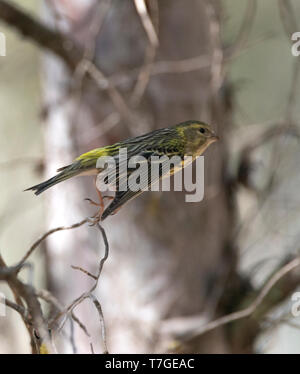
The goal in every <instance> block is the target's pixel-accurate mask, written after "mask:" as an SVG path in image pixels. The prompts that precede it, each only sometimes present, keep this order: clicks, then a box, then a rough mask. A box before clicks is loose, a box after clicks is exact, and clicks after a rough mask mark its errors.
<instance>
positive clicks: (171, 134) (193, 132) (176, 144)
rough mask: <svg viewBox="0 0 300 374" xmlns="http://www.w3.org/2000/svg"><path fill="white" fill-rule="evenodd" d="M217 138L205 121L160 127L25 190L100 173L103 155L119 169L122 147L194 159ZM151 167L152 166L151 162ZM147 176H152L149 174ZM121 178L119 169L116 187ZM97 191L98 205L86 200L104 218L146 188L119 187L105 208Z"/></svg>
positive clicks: (84, 157)
mask: <svg viewBox="0 0 300 374" xmlns="http://www.w3.org/2000/svg"><path fill="white" fill-rule="evenodd" d="M218 139H219V138H218V136H217V135H216V134H215V133H214V131H213V130H212V129H211V127H210V126H209V125H208V124H206V123H204V122H200V121H186V122H182V123H179V124H177V125H174V126H170V127H167V128H162V129H158V130H155V131H152V132H150V133H148V134H145V135H141V136H137V137H135V138H130V139H127V140H124V141H121V142H119V143H116V144H113V145H108V146H105V147H102V148H96V149H93V150H91V151H89V152H87V153H84V154H83V155H81V156H79V157H78V158H76V159H75V160H74V162H73V163H72V164H70V165H68V166H64V167H62V168H60V169H58V170H57V171H58V172H59V174H57V175H56V176H54V177H53V178H50V179H49V180H47V181H45V182H43V183H41V184H38V185H36V186H33V187H30V188H28V189H27V190H25V191H30V190H31V191H34V192H35V195H39V194H41V193H42V192H44V191H46V190H47V189H48V188H50V187H52V186H54V185H55V184H57V183H60V182H62V181H65V180H67V179H70V178H72V177H75V176H81V175H95V176H97V175H100V174H101V173H103V171H104V170H105V169H102V168H97V161H98V159H99V158H100V157H102V156H111V157H114V159H115V162H116V170H120V168H118V167H119V166H120V156H119V150H120V149H126V151H127V160H129V159H130V158H131V157H133V156H143V157H144V158H145V160H146V161H147V160H150V158H151V156H159V157H161V156H168V157H172V156H180V159H181V160H183V159H184V157H185V156H191V159H192V160H194V159H195V158H196V157H197V156H200V155H201V154H202V153H203V152H204V151H205V150H206V149H207V147H208V146H209V145H210V144H212V143H214V142H215V141H217V140H218ZM148 166H149V168H151V165H150V163H149V165H148ZM184 166H185V165H184V164H183V162H182V163H181V165H179V166H178V165H177V166H176V165H175V166H174V167H173V169H171V170H168V172H169V175H170V174H174V173H176V172H177V171H179V170H180V169H182V167H184ZM126 170H127V171H126V173H127V175H126V177H127V178H128V176H129V175H130V174H131V173H132V172H133V171H134V169H130V168H127V169H126ZM165 174H167V172H166V171H165V170H161V169H160V172H159V175H158V180H159V179H161V178H163V177H164V176H165ZM145 178H149V177H148V175H147V177H145ZM122 179H124V175H122V174H121V173H120V172H119V171H118V172H117V175H116V180H117V186H118V185H119V184H120V183H121V182H120V181H121V180H122ZM156 182H157V180H152V179H151V180H149V179H146V180H145V181H144V185H148V186H149V187H151V185H153V184H154V183H156ZM97 192H98V195H99V199H100V203H99V204H97V203H94V202H93V201H92V200H90V199H87V200H89V201H90V202H91V203H92V204H94V205H98V206H100V207H101V208H100V211H99V213H98V214H97V215H96V217H97V219H98V220H101V221H103V220H104V219H105V218H106V217H108V216H109V215H112V214H114V213H116V212H117V211H118V210H119V209H120V208H121V207H122V206H123V205H124V204H125V203H126V202H128V201H129V200H132V199H133V198H135V197H136V196H138V195H139V194H141V193H142V192H143V190H138V191H132V190H129V189H127V190H125V191H124V190H123V189H122V190H118V187H117V188H116V193H115V196H114V198H113V201H112V202H111V203H110V204H109V206H108V207H107V208H106V209H105V210H104V204H103V198H102V195H101V192H100V191H98V190H97Z"/></svg>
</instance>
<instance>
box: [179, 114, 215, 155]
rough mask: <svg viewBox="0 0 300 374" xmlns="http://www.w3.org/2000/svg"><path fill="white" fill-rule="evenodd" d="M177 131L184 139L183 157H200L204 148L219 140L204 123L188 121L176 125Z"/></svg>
mask: <svg viewBox="0 0 300 374" xmlns="http://www.w3.org/2000/svg"><path fill="white" fill-rule="evenodd" d="M177 131H178V132H179V134H180V135H181V136H183V137H184V139H185V152H184V153H185V155H189V156H194V157H196V156H200V155H201V154H202V153H203V152H204V151H205V150H206V148H207V147H208V146H209V145H210V144H212V143H214V142H216V141H217V140H219V137H218V136H217V135H216V134H215V132H214V131H213V130H212V128H211V127H210V126H209V125H207V124H206V123H204V122H200V121H188V122H184V123H181V124H179V125H177Z"/></svg>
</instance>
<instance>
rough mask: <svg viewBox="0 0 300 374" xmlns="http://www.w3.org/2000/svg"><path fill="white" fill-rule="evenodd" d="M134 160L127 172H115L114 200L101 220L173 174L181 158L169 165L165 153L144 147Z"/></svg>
mask: <svg viewBox="0 0 300 374" xmlns="http://www.w3.org/2000/svg"><path fill="white" fill-rule="evenodd" d="M140 156H142V158H141V157H140ZM153 156H156V157H153ZM128 161H129V160H128ZM136 162H137V164H138V165H137V166H135V167H132V168H128V169H127V173H125V172H122V173H119V174H117V184H116V194H115V197H114V200H113V201H112V202H111V204H110V205H109V206H108V207H107V208H106V210H105V211H104V212H103V215H102V220H104V219H105V218H106V217H108V216H109V215H111V214H113V213H114V212H115V211H116V210H118V209H119V208H120V207H121V206H122V205H124V204H125V203H127V202H128V201H130V200H132V199H134V198H135V197H137V196H139V195H140V194H141V193H143V192H144V191H147V190H149V189H150V187H151V186H153V185H155V184H157V183H158V182H159V180H160V179H161V178H163V177H166V176H167V175H169V174H173V171H174V169H175V168H176V166H178V163H180V162H181V159H180V158H178V160H177V162H176V163H172V164H171V165H170V162H169V158H168V157H166V156H165V155H163V156H162V154H161V152H160V150H157V151H155V150H154V149H152V150H151V151H149V150H147V149H144V150H143V151H141V152H140V154H139V155H138V156H137V158H136ZM129 166H130V165H129ZM154 169H155V170H156V171H155V173H153V172H152V171H153V170H154Z"/></svg>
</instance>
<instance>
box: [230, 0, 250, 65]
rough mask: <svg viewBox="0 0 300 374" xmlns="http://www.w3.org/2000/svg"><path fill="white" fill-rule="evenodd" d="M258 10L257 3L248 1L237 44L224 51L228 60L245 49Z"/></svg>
mask: <svg viewBox="0 0 300 374" xmlns="http://www.w3.org/2000/svg"><path fill="white" fill-rule="evenodd" d="M256 9H257V1H256V0H248V3H247V7H246V11H245V15H244V18H243V20H242V23H241V28H240V30H239V32H238V34H237V38H236V40H235V42H234V43H233V44H232V45H231V46H230V47H228V48H227V49H226V50H225V51H224V53H225V58H226V59H230V58H232V56H234V55H235V54H236V53H237V52H238V51H239V50H240V49H243V48H244V46H245V44H246V43H247V41H248V40H249V35H250V33H251V30H252V26H253V23H254V18H255V15H256Z"/></svg>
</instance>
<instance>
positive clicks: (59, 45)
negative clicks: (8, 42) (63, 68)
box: [0, 0, 83, 70]
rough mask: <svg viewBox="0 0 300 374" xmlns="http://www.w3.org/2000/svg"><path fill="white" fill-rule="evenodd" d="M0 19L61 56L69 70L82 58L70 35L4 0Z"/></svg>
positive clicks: (80, 51) (0, 0) (1, 1)
mask: <svg viewBox="0 0 300 374" xmlns="http://www.w3.org/2000/svg"><path fill="white" fill-rule="evenodd" d="M0 20H2V21H4V22H5V23H7V24H8V25H10V26H12V27H14V28H16V29H17V30H18V31H19V32H20V33H21V34H22V35H24V36H25V37H28V38H30V39H31V40H32V41H34V42H35V43H37V44H38V45H39V46H41V47H42V48H46V49H48V50H49V51H50V52H52V53H54V54H55V55H57V56H59V57H61V58H62V60H63V61H64V62H65V63H66V64H67V65H68V66H69V68H70V69H71V70H74V69H75V68H76V66H77V65H78V63H79V62H80V61H81V59H82V56H83V51H82V49H81V48H80V47H79V46H78V45H77V44H76V43H75V41H74V40H73V39H72V38H71V37H70V36H68V35H62V34H61V33H57V32H55V31H53V30H51V29H50V28H48V26H46V25H45V24H43V23H41V22H40V21H38V20H36V19H34V18H33V17H31V16H30V15H29V14H26V13H25V12H24V11H23V10H21V9H20V8H19V7H17V6H16V5H13V4H12V3H9V2H7V1H5V0H0Z"/></svg>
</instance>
